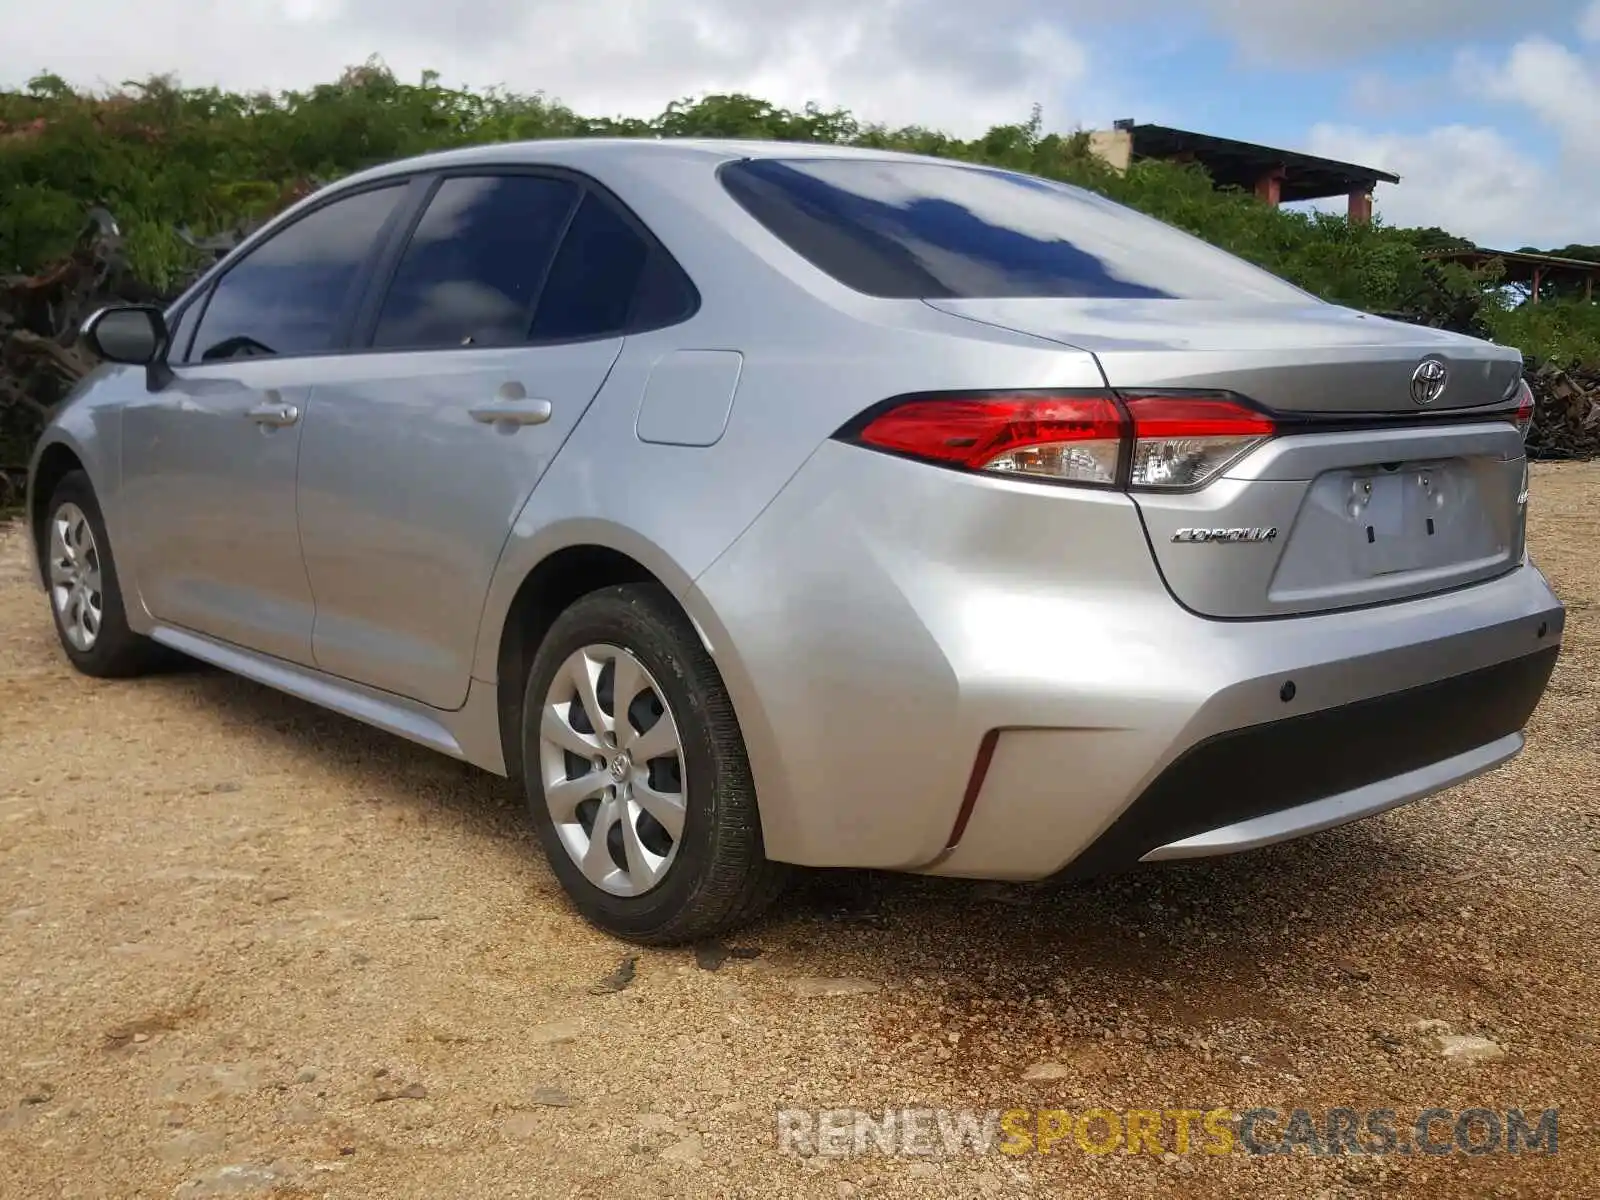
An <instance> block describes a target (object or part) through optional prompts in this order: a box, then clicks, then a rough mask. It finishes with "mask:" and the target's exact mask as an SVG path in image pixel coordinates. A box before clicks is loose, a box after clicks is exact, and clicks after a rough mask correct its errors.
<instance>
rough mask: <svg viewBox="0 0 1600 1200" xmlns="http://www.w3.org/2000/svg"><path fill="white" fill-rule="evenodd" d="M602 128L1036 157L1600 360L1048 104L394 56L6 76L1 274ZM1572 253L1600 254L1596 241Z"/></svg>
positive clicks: (160, 250) (1429, 267) (1530, 347)
mask: <svg viewBox="0 0 1600 1200" xmlns="http://www.w3.org/2000/svg"><path fill="white" fill-rule="evenodd" d="M598 136H620V137H741V138H777V139H783V140H793V141H819V142H827V143H835V144H841V145H843V144H849V145H859V146H872V147H880V148H887V149H896V150H907V151H912V152H917V153H923V154H934V155H940V156H943V157H947V158H954V159H960V160H964V161H968V162H980V163H988V164H992V165H995V166H1001V167H1006V168H1010V169H1014V170H1019V171H1028V172H1032V173H1035V174H1038V175H1043V176H1046V177H1048V178H1052V179H1059V180H1064V181H1066V182H1070V183H1074V184H1078V185H1080V186H1083V187H1086V188H1090V189H1093V190H1095V191H1097V192H1101V193H1103V194H1105V195H1108V196H1110V197H1112V198H1113V199H1115V200H1118V201H1120V202H1122V203H1125V204H1128V205H1131V206H1133V207H1134V208H1137V209H1140V210H1142V211H1144V212H1147V213H1150V214H1151V215H1153V216H1156V217H1158V218H1160V219H1162V220H1164V221H1168V222H1170V223H1172V224H1174V225H1177V226H1179V227H1180V228H1183V229H1186V230H1189V231H1190V232H1192V233H1194V234H1197V235H1198V236H1200V237H1202V238H1205V239H1206V240H1208V241H1211V242H1213V243H1215V244H1217V245H1219V246H1222V247H1224V248H1225V249H1228V250H1230V251H1232V252H1234V253H1236V254H1239V255H1241V256H1242V257H1244V258H1247V259H1249V260H1251V261H1253V262H1256V263H1258V264H1260V265H1261V266H1263V267H1265V268H1266V269H1267V270H1270V271H1272V272H1274V273H1276V274H1278V275H1281V276H1283V277H1284V278H1286V279H1289V280H1291V281H1293V282H1294V283H1296V284H1298V285H1299V286H1301V287H1303V288H1305V289H1306V290H1307V291H1310V292H1312V293H1314V294H1316V295H1318V296H1322V297H1324V298H1326V299H1329V300H1332V301H1335V302H1338V303H1341V304H1347V305H1351V306H1353V307H1357V308H1361V309H1366V310H1368V311H1373V312H1383V313H1391V314H1396V315H1404V316H1405V317H1407V318H1408V319H1412V320H1417V321H1422V322H1425V323H1428V324H1433V325H1438V326H1442V327H1448V328H1453V329H1459V330H1462V331H1465V332H1473V333H1478V334H1481V335H1486V336H1493V337H1495V338H1497V339H1499V340H1501V341H1506V342H1510V343H1513V344H1515V345H1518V346H1519V347H1521V348H1523V349H1524V350H1525V351H1526V352H1529V353H1531V354H1535V355H1537V356H1539V357H1543V358H1550V359H1555V360H1558V361H1567V362H1575V361H1580V360H1597V359H1600V304H1584V303H1583V302H1582V298H1581V296H1576V297H1574V296H1571V295H1568V294H1566V293H1562V294H1561V296H1560V299H1561V300H1562V301H1563V302H1562V303H1558V304H1552V305H1541V306H1539V307H1538V308H1534V307H1533V306H1529V305H1521V306H1518V307H1510V306H1509V302H1508V300H1507V298H1506V294H1505V292H1504V291H1503V290H1502V289H1501V288H1500V287H1499V286H1498V279H1497V277H1496V276H1495V274H1494V272H1493V271H1492V270H1485V271H1481V272H1473V271H1470V270H1468V269H1466V268H1464V267H1460V266H1456V265H1452V264H1442V263H1439V262H1437V261H1435V260H1432V259H1429V258H1428V257H1427V252H1428V251H1432V250H1439V249H1447V248H1451V247H1457V246H1462V245H1466V244H1468V243H1466V242H1465V241H1464V240H1463V239H1460V238H1457V237H1454V236H1452V235H1451V234H1449V233H1447V232H1446V231H1444V230H1441V229H1396V228H1391V227H1388V226H1386V225H1384V224H1382V223H1381V222H1374V223H1373V224H1371V225H1351V224H1350V223H1349V222H1348V221H1346V220H1345V219H1344V218H1343V217H1342V216H1333V215H1329V214H1325V213H1318V212H1308V211H1300V210H1293V209H1274V208H1271V207H1268V206H1266V205H1263V204H1261V203H1259V202H1257V201H1256V200H1255V199H1254V198H1253V197H1251V196H1248V195H1245V194H1243V193H1240V192H1236V191H1218V190H1216V189H1215V188H1214V187H1213V186H1212V183H1211V180H1210V179H1209V178H1208V177H1207V175H1206V174H1205V172H1204V171H1203V170H1201V169H1200V168H1198V167H1193V166H1180V165H1176V164H1171V163H1158V162H1143V163H1138V164H1135V165H1134V166H1133V167H1132V168H1131V169H1130V170H1129V171H1128V172H1127V173H1126V174H1118V173H1116V172H1114V171H1113V170H1111V169H1110V168H1109V167H1107V166H1106V165H1105V164H1104V163H1103V162H1101V161H1100V160H1099V159H1097V158H1095V157H1094V156H1093V155H1092V154H1091V153H1090V151H1089V147H1088V137H1087V135H1086V134H1082V133H1077V134H1066V135H1063V134H1055V133H1049V134H1047V133H1045V132H1044V130H1043V122H1042V119H1041V115H1040V112H1039V110H1038V109H1037V108H1035V110H1034V111H1033V113H1032V114H1031V116H1030V118H1029V119H1028V120H1027V121H1025V122H1022V123H1020V124H1016V125H1001V126H996V127H995V128H993V129H991V130H989V132H988V133H986V134H984V135H983V136H981V137H978V138H975V139H973V140H970V141H963V140H961V139H958V138H954V137H951V136H949V135H948V134H944V133H940V132H938V131H936V130H931V129H926V128H922V127H919V126H908V127H905V128H900V129H890V128H887V127H885V126H881V125H864V124H862V123H860V122H859V121H858V120H857V119H856V118H855V117H854V116H853V115H852V114H850V113H849V112H847V111H845V110H842V109H824V108H821V107H819V106H816V105H807V106H806V107H805V108H804V109H803V110H801V111H799V112H794V111H790V110H787V109H782V108H778V107H775V106H774V105H772V104H769V103H767V102H766V101H764V100H760V99H757V98H755V97H751V96H744V95H710V96H705V97H702V98H700V99H698V100H679V101H674V102H673V103H672V104H669V105H668V106H667V108H666V110H665V111H664V112H662V113H661V114H660V115H658V116H656V117H654V118H651V119H648V120H643V119H638V118H610V117H584V116H580V115H579V114H577V113H574V112H573V111H572V110H570V109H568V108H566V107H565V106H563V105H561V104H559V103H557V102H555V101H553V100H550V99H548V98H547V97H545V96H544V95H543V94H540V93H535V94H533V95H518V94H515V93H511V92H507V91H504V90H501V89H498V88H490V89H479V90H463V89H453V88H446V87H442V86H440V84H439V80H438V76H437V75H435V74H433V73H431V72H430V73H426V74H424V75H423V76H422V78H421V79H420V81H419V82H417V83H403V82H401V81H400V80H398V79H397V78H396V77H395V76H394V74H393V73H392V72H390V71H389V70H388V69H387V68H386V67H385V66H384V65H383V64H382V63H381V62H380V61H379V60H377V59H370V60H368V62H367V63H365V64H364V65H362V66H359V67H352V68H350V69H349V70H347V71H346V72H345V73H344V74H343V75H342V76H341V77H340V78H339V79H338V80H337V81H335V82H333V83H328V84H322V85H319V86H317V87H313V88H311V89H309V90H307V91H299V92H284V93H280V94H277V95H269V94H265V93H262V94H255V95H242V94H237V93H229V92H223V91H219V90H217V89H215V88H182V87H180V86H178V84H177V83H175V82H174V81H173V80H171V79H170V78H161V77H158V78H154V79H150V80H146V81H143V82H130V83H127V84H125V85H123V87H122V88H120V89H118V90H116V91H114V92H111V93H108V94H103V95H92V94H87V93H82V92H76V91H74V90H73V89H72V88H70V87H69V86H68V85H67V84H66V83H65V82H64V81H63V80H61V79H60V78H59V77H58V76H55V75H49V74H42V75H39V76H38V77H36V78H34V79H33V80H31V81H29V83H28V85H27V86H26V87H25V88H24V89H23V90H22V91H20V92H0V196H4V197H5V203H4V205H3V206H0V272H4V271H9V270H16V271H23V272H31V271H36V270H38V269H40V268H41V267H43V266H44V265H46V264H48V263H49V262H51V261H53V260H55V259H57V258H59V257H60V256H61V255H62V254H63V253H65V252H66V250H67V249H68V248H69V247H70V246H71V244H72V242H73V239H74V237H75V236H76V235H77V233H78V232H79V230H80V229H81V228H82V225H83V221H84V216H85V213H86V211H87V209H88V208H89V207H90V206H91V205H93V204H103V205H105V206H106V207H107V208H108V209H110V210H111V212H113V213H114V214H116V216H117V218H118V220H119V222H120V223H121V226H122V229H123V232H124V234H125V251H126V253H127V255H128V257H129V260H130V264H131V266H132V268H133V270H134V272H135V274H136V275H138V277H139V278H140V279H141V280H143V281H144V282H145V283H147V284H149V285H150V286H152V287H154V288H156V289H158V290H170V289H171V288H172V287H174V286H176V284H177V283H178V282H179V281H180V280H181V279H182V278H183V277H184V276H185V275H186V273H187V272H188V271H190V270H191V269H192V267H193V261H194V258H193V251H192V250H190V248H189V247H188V245H187V244H186V243H185V242H184V240H183V239H182V238H181V237H180V236H179V232H178V231H179V230H180V229H187V230H190V231H192V232H193V233H195V234H197V235H205V234H208V233H213V232H218V231H222V230H226V229H230V228H233V227H235V226H237V225H238V224H240V223H242V222H248V221H251V220H253V219H257V218H259V217H261V216H264V215H266V214H268V213H271V212H273V211H276V210H277V209H279V208H281V207H282V206H283V205H284V204H286V203H288V202H290V201H291V200H293V199H294V198H296V197H298V196H300V195H303V194H305V192H306V191H307V190H309V189H310V188H312V187H315V186H316V185H318V184H320V183H325V182H327V181H330V180H332V179H335V178H338V177H339V176H341V175H345V174H348V173H349V172H351V171H355V170H359V169H361V168H362V167H365V166H369V165H371V164H374V163H379V162H385V161H388V160H391V159H395V158H400V157H404V156H407V155H412V154H417V153H421V152H424V151H428V150H436V149H443V148H447V147H451V146H459V145H466V144H472V143H483V142H495V141H507V140H519V139H529V138H548V137H598ZM1559 253H1562V254H1565V255H1567V256H1569V257H1586V258H1588V257H1596V258H1600V249H1596V248H1595V247H1580V246H1573V247H1568V248H1567V249H1566V250H1563V251H1560V252H1559Z"/></svg>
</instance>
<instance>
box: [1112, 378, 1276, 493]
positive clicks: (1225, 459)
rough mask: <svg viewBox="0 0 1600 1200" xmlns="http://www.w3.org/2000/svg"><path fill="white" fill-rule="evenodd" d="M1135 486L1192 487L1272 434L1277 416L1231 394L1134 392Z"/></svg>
mask: <svg viewBox="0 0 1600 1200" xmlns="http://www.w3.org/2000/svg"><path fill="white" fill-rule="evenodd" d="M1126 404H1127V406H1128V412H1129V414H1130V415H1131V416H1132V418H1133V437H1134V441H1133V466H1132V469H1131V471H1130V472H1129V476H1128V482H1129V484H1130V485H1131V486H1133V487H1136V488H1192V487H1199V486H1200V485H1201V484H1203V483H1205V482H1207V481H1208V480H1210V479H1212V478H1214V477H1215V476H1217V475H1219V474H1221V473H1222V472H1223V471H1225V470H1227V469H1228V468H1229V467H1230V466H1232V465H1233V464H1234V463H1236V462H1238V461H1239V460H1240V459H1241V458H1243V457H1244V456H1245V455H1246V454H1248V453H1249V452H1250V451H1251V450H1253V449H1255V448H1256V446H1258V445H1260V444H1261V443H1262V442H1264V441H1265V440H1266V439H1267V438H1269V437H1271V436H1272V433H1273V428H1274V427H1273V423H1272V419H1271V418H1270V417H1268V416H1266V415H1265V414H1264V413H1260V412H1258V411H1256V410H1255V409H1253V408H1246V407H1245V406H1244V405H1243V404H1240V403H1239V402H1238V401H1236V400H1233V399H1230V398H1229V397H1227V396H1176V395H1158V396H1129V397H1127V399H1126Z"/></svg>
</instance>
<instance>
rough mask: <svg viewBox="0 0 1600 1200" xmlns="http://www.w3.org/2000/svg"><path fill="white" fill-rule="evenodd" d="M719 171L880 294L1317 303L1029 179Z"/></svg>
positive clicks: (744, 198) (825, 267)
mask: <svg viewBox="0 0 1600 1200" xmlns="http://www.w3.org/2000/svg"><path fill="white" fill-rule="evenodd" d="M720 174H721V178H722V183H723V186H724V187H725V188H726V189H727V191H728V192H729V194H730V195H731V196H732V197H733V198H734V199H735V200H736V201H738V202H739V204H740V205H741V206H743V208H744V209H745V210H746V211H747V212H749V213H750V214H751V215H752V216H753V217H755V218H756V220H758V221H759V222H761V224H762V225H764V226H765V227H766V228H767V229H768V230H769V231H771V232H772V233H773V234H775V235H776V236H777V237H778V238H779V239H781V240H782V241H783V242H785V243H786V244H787V245H788V246H789V247H790V249H792V250H794V251H795V252H797V253H798V254H800V255H801V256H802V257H803V258H805V259H807V260H808V261H809V262H810V263H811V264H812V265H813V266H816V267H818V268H819V269H821V270H822V271H824V272H826V273H827V274H829V275H831V276H832V277H833V278H834V279H836V280H838V281H839V282H840V283H843V284H845V285H846V286H847V287H851V288H854V289H855V290H856V291H859V292H864V293H866V294H867V295H871V296H881V297H890V298H899V299H918V300H936V299H999V298H1005V297H1021V296H1043V297H1054V298H1096V299H1148V300H1162V299H1186V300H1195V299H1216V300H1256V301H1265V302H1281V303H1299V304H1304V303H1306V302H1307V301H1308V299H1309V297H1308V296H1307V295H1306V293H1304V292H1302V291H1300V290H1299V289H1298V288H1296V287H1294V286H1293V285H1291V284H1289V283H1286V282H1284V281H1283V280H1281V279H1279V278H1278V277H1277V276H1275V275H1271V274H1269V273H1268V272H1266V271H1263V270H1261V269H1260V268H1259V267H1256V266H1253V265H1251V264H1250V263H1247V262H1245V261H1244V260H1243V259H1240V258H1236V257H1234V256H1233V255H1231V254H1228V253H1226V252H1225V251H1223V250H1219V249H1217V248H1216V247H1215V246H1212V245H1210V244H1208V243H1206V242H1204V241H1202V240H1200V239H1199V238H1196V237H1191V236H1190V235H1189V234H1187V233H1184V232H1182V231H1181V230H1178V229H1174V228H1173V227H1172V226H1170V225H1166V224H1164V223H1162V222H1160V221H1157V220H1155V219H1153V218H1151V217H1147V216H1144V215H1143V214H1141V213H1137V212H1135V211H1134V210H1132V209H1130V208H1125V207H1123V206H1122V205H1120V204H1116V203H1114V202H1112V201H1110V200H1107V199H1105V198H1104V197H1102V196H1097V195H1095V194H1093V193H1091V192H1087V191H1084V190H1082V189H1080V188H1074V187H1068V186H1067V185H1065V184H1059V183H1053V182H1051V181H1049V180H1046V179H1040V178H1037V177H1035V176H1031V175H1021V174H1017V173H1014V172H1010V171H1000V170H995V169H992V168H984V167H971V166H964V165H960V164H950V165H948V166H947V165H944V164H941V163H923V162H914V161H913V162H905V161H897V160H894V159H873V158H816V159H811V158H802V159H788V160H785V159H747V160H744V161H741V162H735V163H730V164H728V165H727V166H725V167H723V168H722V170H721V172H720Z"/></svg>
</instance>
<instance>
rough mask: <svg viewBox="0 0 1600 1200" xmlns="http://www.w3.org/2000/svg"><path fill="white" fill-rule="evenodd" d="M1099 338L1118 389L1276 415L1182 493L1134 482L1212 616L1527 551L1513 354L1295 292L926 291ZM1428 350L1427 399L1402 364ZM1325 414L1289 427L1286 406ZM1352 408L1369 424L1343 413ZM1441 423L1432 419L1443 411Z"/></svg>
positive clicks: (1044, 333) (1071, 340)
mask: <svg viewBox="0 0 1600 1200" xmlns="http://www.w3.org/2000/svg"><path fill="white" fill-rule="evenodd" d="M928 303H930V304H931V305H933V306H934V307H935V308H939V309H941V310H943V311H945V312H949V313H952V314H954V315H957V316H961V317H965V318H967V319H969V320H974V321H980V322H983V323H985V324H991V325H996V326H1000V327H1003V328H1008V329H1013V330H1017V331H1019V332H1023V333H1031V334H1033V335H1035V336H1038V337H1044V338H1047V339H1049V340H1052V341H1057V342H1061V343H1063V344H1066V345H1070V346H1072V347H1074V348H1077V349H1081V350H1087V351H1089V352H1091V353H1093V354H1094V355H1095V356H1096V358H1097V359H1098V360H1099V362H1100V364H1101V368H1102V370H1103V371H1104V373H1105V376H1106V380H1107V382H1108V383H1109V384H1110V385H1111V386H1112V387H1113V388H1114V389H1117V390H1120V391H1124V392H1127V391H1134V390H1139V389H1164V388H1186V389H1217V390H1226V391H1231V392H1234V393H1237V394H1238V395H1240V396H1243V397H1245V398H1246V399H1249V400H1252V401H1254V402H1255V403H1257V404H1259V405H1262V406H1264V407H1266V408H1269V409H1271V410H1273V411H1274V412H1276V413H1277V414H1279V415H1280V416H1283V417H1288V418H1290V421H1289V423H1288V425H1287V427H1286V428H1285V429H1284V430H1283V432H1281V433H1280V434H1279V435H1278V436H1276V437H1274V438H1272V439H1271V440H1269V441H1267V442H1266V443H1264V444H1263V445H1261V446H1259V447H1257V448H1256V449H1255V450H1253V451H1252V452H1251V453H1249V454H1248V455H1246V456H1245V457H1244V458H1243V459H1241V460H1240V461H1239V462H1237V463H1235V464H1233V466H1231V467H1230V468H1228V469H1227V470H1226V471H1224V472H1223V474H1222V475H1221V476H1220V477H1218V478H1216V479H1213V480H1212V481H1211V482H1209V483H1208V484H1206V485H1205V486H1203V487H1201V488H1199V489H1197V490H1194V491H1190V492H1161V491H1139V492H1135V493H1134V500H1135V502H1136V503H1137V504H1138V507H1139V510H1140V513H1141V516H1142V517H1143V520H1144V524H1145V529H1146V532H1147V534H1148V535H1149V538H1150V545H1151V549H1152V552H1153V553H1154V555H1155V558H1156V562H1157V564H1158V566H1159V567H1160V569H1161V573H1162V576H1163V577H1164V579H1165V580H1166V583H1167V586H1168V588H1169V589H1170V590H1171V591H1172V593H1173V595H1174V597H1175V598H1176V599H1177V600H1178V601H1179V602H1180V603H1182V604H1183V605H1185V606H1186V607H1188V608H1190V609H1191V610H1193V611H1195V612H1198V613H1201V614H1203V615H1206V616H1212V617H1226V618H1248V617H1269V616H1287V615H1293V614H1305V613H1315V612H1326V611H1331V610H1334V609H1340V608H1351V607H1357V606H1361V605H1368V604H1378V603H1385V602H1389V601H1395V600H1404V599H1409V598H1413V597H1417V596H1423V595H1427V594H1429V593H1432V592H1437V591H1443V590H1445V589H1447V588H1453V587H1460V586H1464V585H1467V584H1471V583H1475V582H1479V581H1482V580H1486V579H1490V578H1493V577H1495V576H1497V575H1500V574H1502V573H1504V572H1506V571H1508V570H1511V569H1512V568H1514V567H1515V566H1516V565H1517V564H1519V563H1520V562H1521V561H1522V557H1523V547H1524V532H1525V516H1526V500H1527V491H1526V489H1527V473H1526V466H1527V464H1526V460H1525V458H1524V453H1523V446H1522V439H1521V437H1520V435H1519V434H1518V432H1517V429H1516V427H1515V426H1514V425H1513V424H1512V423H1511V422H1510V421H1509V420H1507V419H1506V418H1505V417H1504V416H1502V415H1499V414H1496V413H1488V414H1485V415H1484V416H1483V418H1482V419H1481V420H1475V419H1472V415H1471V414H1470V413H1465V412H1462V411H1460V410H1464V409H1473V408H1482V407H1486V406H1489V407H1492V406H1496V405H1502V404H1505V403H1507V402H1508V401H1510V400H1512V398H1513V397H1514V395H1515V389H1516V385H1517V380H1518V379H1519V378H1520V376H1521V370H1522V361H1521V356H1520V354H1518V353H1517V351H1515V350H1511V349H1508V348H1506V347H1503V346H1496V345H1493V344H1491V343H1488V342H1482V341H1478V340H1476V339H1473V338H1467V337H1462V336H1459V335H1456V334H1451V333H1446V332H1443V331H1440V330H1434V329H1426V328H1420V327H1416V326H1411V325H1406V324H1403V323H1400V322H1396V321H1390V320H1385V319H1383V318H1381V317H1373V316H1368V315H1366V314H1362V313H1356V312H1352V311H1350V310H1347V309H1341V308H1338V307H1336V306H1333V305H1326V304H1320V303H1317V302H1314V301H1308V302H1307V303H1306V304H1305V305H1303V306H1302V305H1296V304H1282V303H1273V304H1236V303H1229V302H1220V301H1186V300H1111V301H1103V300H1054V299H1031V298H1030V299H1006V300H931V301H928ZM1430 359H1433V360H1438V361H1439V362H1440V363H1442V364H1443V366H1444V369H1445V372H1446V381H1445V386H1444V388H1443V390H1442V392H1440V393H1439V394H1437V395H1430V396H1429V399H1428V403H1427V404H1426V405H1423V404H1421V403H1419V401H1418V400H1417V399H1416V398H1414V396H1413V387H1412V384H1413V379H1414V378H1415V377H1416V375H1417V373H1418V370H1419V367H1420V366H1421V364H1423V363H1424V362H1425V361H1427V360H1430ZM1312 415H1318V416H1321V417H1327V418H1333V420H1330V421H1325V422H1314V423H1311V424H1310V425H1307V426H1296V425H1295V424H1294V423H1293V418H1294V417H1296V416H1312ZM1363 416H1370V417H1374V418H1377V419H1376V420H1375V421H1374V422H1373V423H1372V424H1370V425H1368V426H1366V427H1361V426H1360V425H1359V424H1358V425H1354V426H1353V425H1352V421H1357V422H1358V421H1359V420H1360V418H1361V417H1363ZM1446 417H1447V418H1449V419H1441V418H1446Z"/></svg>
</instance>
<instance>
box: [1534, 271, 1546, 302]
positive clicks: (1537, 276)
mask: <svg viewBox="0 0 1600 1200" xmlns="http://www.w3.org/2000/svg"><path fill="white" fill-rule="evenodd" d="M1543 280H1544V268H1543V267H1535V268H1534V269H1533V302H1534V303H1535V304H1537V303H1539V284H1540V283H1541V282H1542V281H1543Z"/></svg>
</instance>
